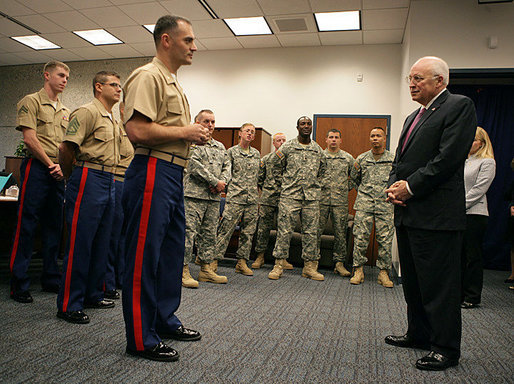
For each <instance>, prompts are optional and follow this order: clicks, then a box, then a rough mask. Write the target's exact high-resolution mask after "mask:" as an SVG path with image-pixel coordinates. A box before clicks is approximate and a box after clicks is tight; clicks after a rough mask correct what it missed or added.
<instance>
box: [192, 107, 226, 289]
mask: <svg viewBox="0 0 514 384" xmlns="http://www.w3.org/2000/svg"><path fill="white" fill-rule="evenodd" d="M195 122H196V123H199V124H202V125H203V126H204V127H206V128H208V129H209V134H210V135H211V137H210V139H209V141H208V142H207V143H206V144H205V145H203V146H195V145H192V146H191V160H190V161H189V164H188V166H187V172H186V175H185V178H184V209H185V217H186V242H185V252H184V269H183V272H182V286H183V287H186V288H197V287H198V281H196V280H195V279H193V278H192V277H191V274H190V272H189V263H190V262H191V260H192V258H193V244H194V242H195V240H196V249H197V252H198V259H199V261H200V265H201V270H200V274H199V275H198V280H200V281H207V282H210V283H216V284H224V283H226V282H227V278H226V277H225V276H219V275H217V274H216V272H215V271H214V268H213V265H212V262H213V261H214V244H215V243H216V227H217V224H218V221H219V215H220V199H221V197H220V193H221V192H222V191H224V190H225V187H226V185H227V183H228V182H229V181H230V167H231V166H230V161H229V158H228V153H227V150H226V149H225V146H224V145H223V144H222V143H220V142H219V141H217V140H215V139H213V138H212V132H213V131H214V126H215V118H214V113H213V112H212V111H211V110H208V109H203V110H201V111H200V112H199V113H198V115H197V116H196V117H195Z"/></svg>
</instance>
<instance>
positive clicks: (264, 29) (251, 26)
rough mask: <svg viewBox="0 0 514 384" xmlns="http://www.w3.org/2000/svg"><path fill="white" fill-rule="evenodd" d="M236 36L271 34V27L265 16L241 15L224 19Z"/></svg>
mask: <svg viewBox="0 0 514 384" xmlns="http://www.w3.org/2000/svg"><path fill="white" fill-rule="evenodd" d="M223 21H225V23H227V25H228V27H229V28H230V30H231V31H232V32H233V33H234V35H236V36H254V35H271V34H273V33H272V32H271V29H270V27H269V25H268V23H267V22H266V20H265V19H264V17H262V16H259V17H240V18H234V19H223Z"/></svg>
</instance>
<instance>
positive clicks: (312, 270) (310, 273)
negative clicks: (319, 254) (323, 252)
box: [302, 261, 325, 281]
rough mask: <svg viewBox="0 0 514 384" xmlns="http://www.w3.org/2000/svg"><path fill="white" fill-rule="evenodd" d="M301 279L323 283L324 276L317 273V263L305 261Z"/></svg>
mask: <svg viewBox="0 0 514 384" xmlns="http://www.w3.org/2000/svg"><path fill="white" fill-rule="evenodd" d="M302 277H308V278H309V279H311V280H316V281H323V280H325V276H323V275H322V274H321V273H319V272H318V262H317V261H306V262H305V263H304V267H303V270H302Z"/></svg>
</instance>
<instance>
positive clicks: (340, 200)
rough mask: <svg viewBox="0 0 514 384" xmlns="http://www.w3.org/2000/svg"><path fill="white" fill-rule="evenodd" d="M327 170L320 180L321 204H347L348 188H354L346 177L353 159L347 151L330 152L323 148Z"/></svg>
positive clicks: (348, 174)
mask: <svg viewBox="0 0 514 384" xmlns="http://www.w3.org/2000/svg"><path fill="white" fill-rule="evenodd" d="M325 156H326V158H327V171H326V172H325V175H324V176H323V179H322V180H321V201H320V203H321V204H323V205H332V206H335V205H348V190H349V189H352V188H354V184H353V182H352V183H350V186H349V185H348V177H349V176H350V172H351V169H352V167H353V163H354V162H355V159H354V158H353V156H352V155H350V154H349V153H348V152H345V151H343V150H339V151H338V152H337V153H335V154H332V153H330V152H329V151H328V149H325Z"/></svg>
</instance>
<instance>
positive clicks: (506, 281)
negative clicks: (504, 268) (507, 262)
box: [503, 278, 514, 284]
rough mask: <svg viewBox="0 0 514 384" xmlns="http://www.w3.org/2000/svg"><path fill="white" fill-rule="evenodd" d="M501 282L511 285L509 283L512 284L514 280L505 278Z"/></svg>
mask: <svg viewBox="0 0 514 384" xmlns="http://www.w3.org/2000/svg"><path fill="white" fill-rule="evenodd" d="M503 282H504V283H507V284H511V283H514V279H509V278H507V279H505V280H504V281H503Z"/></svg>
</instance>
